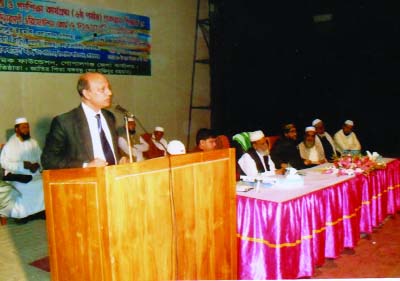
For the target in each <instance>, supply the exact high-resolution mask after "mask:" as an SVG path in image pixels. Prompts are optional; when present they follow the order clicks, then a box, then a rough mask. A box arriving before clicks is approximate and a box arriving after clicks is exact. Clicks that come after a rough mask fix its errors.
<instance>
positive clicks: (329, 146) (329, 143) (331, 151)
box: [312, 119, 337, 161]
mask: <svg viewBox="0 0 400 281" xmlns="http://www.w3.org/2000/svg"><path fill="white" fill-rule="evenodd" d="M312 125H313V126H314V127H315V131H316V133H317V135H316V136H315V141H316V142H320V143H321V145H322V147H323V149H324V153H325V158H326V159H327V160H328V161H331V160H333V159H334V158H336V157H337V153H336V145H335V141H334V140H333V138H332V137H331V135H330V134H329V133H328V132H327V131H326V130H325V124H324V122H323V121H322V120H321V119H315V120H314V121H312Z"/></svg>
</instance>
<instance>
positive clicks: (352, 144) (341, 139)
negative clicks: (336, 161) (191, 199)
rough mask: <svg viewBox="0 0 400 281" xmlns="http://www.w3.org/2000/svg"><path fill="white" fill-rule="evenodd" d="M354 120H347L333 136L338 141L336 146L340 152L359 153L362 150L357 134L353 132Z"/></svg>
mask: <svg viewBox="0 0 400 281" xmlns="http://www.w3.org/2000/svg"><path fill="white" fill-rule="evenodd" d="M353 127H354V122H353V121H352V120H346V121H345V122H344V124H343V126H342V129H340V130H339V131H338V132H337V133H336V134H335V135H334V137H333V139H334V140H335V143H336V148H337V150H338V151H339V152H340V153H342V154H343V153H347V152H349V153H359V152H361V144H360V142H359V140H358V138H357V135H356V134H355V133H354V132H353Z"/></svg>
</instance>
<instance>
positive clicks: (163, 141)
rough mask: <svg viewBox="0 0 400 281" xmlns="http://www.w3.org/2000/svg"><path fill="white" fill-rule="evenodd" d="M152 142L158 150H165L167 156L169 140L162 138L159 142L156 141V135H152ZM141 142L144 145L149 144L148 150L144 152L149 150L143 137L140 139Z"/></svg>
mask: <svg viewBox="0 0 400 281" xmlns="http://www.w3.org/2000/svg"><path fill="white" fill-rule="evenodd" d="M151 140H152V142H153V143H154V144H155V146H156V147H157V148H158V149H161V150H164V155H165V154H166V153H165V151H166V150H167V146H168V142H167V140H166V139H164V138H161V139H160V140H159V141H156V139H155V137H154V134H152V135H151ZM139 142H140V143H142V144H143V143H145V144H147V149H146V150H143V151H147V150H148V149H149V147H148V143H147V142H146V141H145V140H144V139H143V138H142V137H140V139H139Z"/></svg>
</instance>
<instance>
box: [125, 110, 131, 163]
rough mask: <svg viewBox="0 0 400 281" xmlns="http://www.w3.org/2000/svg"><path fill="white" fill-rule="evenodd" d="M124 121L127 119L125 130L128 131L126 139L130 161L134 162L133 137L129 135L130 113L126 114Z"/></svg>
mask: <svg viewBox="0 0 400 281" xmlns="http://www.w3.org/2000/svg"><path fill="white" fill-rule="evenodd" d="M124 121H125V132H126V140H127V142H128V152H129V163H133V159H132V147H131V138H130V135H129V128H128V115H127V114H125V115H124Z"/></svg>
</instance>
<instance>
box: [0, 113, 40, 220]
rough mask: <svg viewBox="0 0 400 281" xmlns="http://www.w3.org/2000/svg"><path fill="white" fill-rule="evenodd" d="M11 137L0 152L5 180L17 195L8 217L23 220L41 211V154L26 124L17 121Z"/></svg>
mask: <svg viewBox="0 0 400 281" xmlns="http://www.w3.org/2000/svg"><path fill="white" fill-rule="evenodd" d="M14 130H15V134H13V135H12V136H11V137H10V139H9V140H8V141H7V143H6V144H5V145H4V147H3V150H2V151H1V156H0V161H1V166H2V167H3V169H4V171H5V173H4V175H5V176H4V179H5V180H7V181H10V182H11V183H12V184H13V185H14V187H15V188H16V189H17V190H18V191H19V193H20V194H19V196H18V197H17V199H16V202H15V205H14V207H13V209H12V210H11V214H10V217H13V218H26V217H28V216H30V215H32V214H35V213H38V212H41V211H43V210H44V197H43V184H42V176H41V164H40V156H41V154H42V151H41V149H40V147H39V145H38V143H37V141H36V140H34V139H33V138H31V136H30V128H29V123H28V120H27V119H26V118H24V117H21V118H17V119H16V120H15V126H14Z"/></svg>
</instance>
